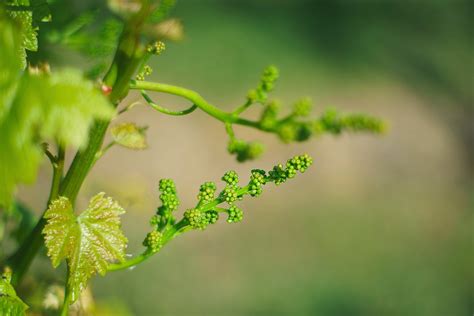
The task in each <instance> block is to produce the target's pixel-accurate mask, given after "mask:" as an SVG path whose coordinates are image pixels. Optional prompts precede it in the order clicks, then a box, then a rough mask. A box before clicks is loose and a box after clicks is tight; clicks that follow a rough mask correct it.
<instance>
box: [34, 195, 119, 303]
mask: <svg viewBox="0 0 474 316" xmlns="http://www.w3.org/2000/svg"><path fill="white" fill-rule="evenodd" d="M123 213H125V210H124V209H123V208H122V207H120V206H119V205H118V203H117V202H115V201H114V200H112V198H110V197H105V194H104V193H99V194H98V195H96V196H95V197H93V198H92V199H91V201H90V203H89V206H88V208H87V209H86V210H85V211H84V212H82V213H81V214H80V215H79V216H76V215H75V214H74V211H73V209H72V205H71V203H70V202H69V200H68V199H67V198H65V197H60V198H58V199H57V200H55V201H53V202H52V203H51V205H50V206H49V208H48V210H47V211H46V213H45V215H44V216H45V218H46V219H47V224H46V226H45V228H44V230H43V234H44V235H45V244H46V247H47V248H48V256H49V257H50V258H51V261H52V264H53V266H54V267H57V266H58V265H59V264H60V263H61V261H62V260H67V264H68V268H69V269H68V274H69V275H68V287H69V289H70V291H71V295H72V302H74V301H76V300H77V298H78V297H79V295H80V293H81V291H82V290H84V289H85V288H86V286H87V282H88V280H89V279H90V278H91V277H92V276H93V275H95V274H97V273H99V274H101V275H104V274H105V273H106V272H107V266H108V264H109V263H110V262H113V261H117V260H118V261H122V260H124V256H125V248H126V246H127V238H125V236H124V235H123V233H122V230H121V227H120V226H121V224H120V218H119V215H121V214H123Z"/></svg>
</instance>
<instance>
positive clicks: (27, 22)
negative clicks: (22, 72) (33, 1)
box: [7, 0, 38, 69]
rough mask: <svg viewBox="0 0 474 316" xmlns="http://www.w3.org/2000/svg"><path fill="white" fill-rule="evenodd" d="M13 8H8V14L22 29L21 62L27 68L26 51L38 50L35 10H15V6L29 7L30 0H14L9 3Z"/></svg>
mask: <svg viewBox="0 0 474 316" xmlns="http://www.w3.org/2000/svg"><path fill="white" fill-rule="evenodd" d="M8 5H9V7H10V8H12V9H11V10H7V12H8V15H9V16H10V17H11V18H12V19H13V20H14V21H15V22H17V25H18V26H19V29H21V38H22V42H21V48H20V50H19V53H20V56H21V64H22V67H23V69H24V68H26V52H25V50H29V51H34V52H35V51H37V50H38V38H37V36H38V26H36V25H33V11H30V10H15V9H14V8H15V7H28V6H29V5H30V1H28V0H13V1H10V2H9V3H8Z"/></svg>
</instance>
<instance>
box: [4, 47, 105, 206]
mask: <svg viewBox="0 0 474 316" xmlns="http://www.w3.org/2000/svg"><path fill="white" fill-rule="evenodd" d="M2 54H3V53H2ZM12 74H15V73H13V72H12ZM15 80H16V78H15ZM0 82H2V80H0ZM15 92H16V93H14V95H13V96H10V95H7V96H6V97H3V99H4V100H6V101H3V100H2V99H0V102H2V101H3V102H2V103H0V205H8V204H9V203H10V202H11V198H12V194H13V192H14V190H15V187H16V185H17V184H18V183H31V182H32V181H34V180H35V178H36V172H37V169H38V166H39V163H40V161H41V158H42V153H41V147H40V146H39V144H40V140H41V139H42V140H48V139H52V140H57V141H59V142H61V143H63V144H67V145H73V146H76V147H80V146H83V145H84V144H85V142H86V141H87V139H88V131H89V127H90V126H91V124H92V122H93V121H94V119H110V118H111V117H112V116H113V114H114V111H113V107H112V106H111V105H110V104H109V102H108V101H107V99H106V98H105V97H104V96H103V95H102V94H101V93H100V91H99V90H98V89H96V88H95V87H94V85H93V84H92V82H90V81H87V80H85V79H84V78H83V77H82V75H81V73H80V72H78V71H75V70H62V71H59V72H53V73H52V74H50V75H48V74H40V75H31V74H24V75H23V76H22V77H21V79H20V80H19V82H18V87H16V89H15Z"/></svg>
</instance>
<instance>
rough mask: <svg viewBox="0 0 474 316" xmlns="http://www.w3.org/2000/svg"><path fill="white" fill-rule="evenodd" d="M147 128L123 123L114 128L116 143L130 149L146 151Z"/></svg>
mask: <svg viewBox="0 0 474 316" xmlns="http://www.w3.org/2000/svg"><path fill="white" fill-rule="evenodd" d="M145 131H146V127H138V126H137V125H136V124H135V123H122V124H118V125H115V126H114V127H112V130H111V133H112V136H113V138H114V141H115V142H116V143H117V144H119V145H121V146H123V147H126V148H130V149H146V148H147V147H148V145H147V143H146V138H145Z"/></svg>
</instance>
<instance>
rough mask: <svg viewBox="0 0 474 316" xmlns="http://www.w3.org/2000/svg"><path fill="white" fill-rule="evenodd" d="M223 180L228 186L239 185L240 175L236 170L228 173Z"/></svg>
mask: <svg viewBox="0 0 474 316" xmlns="http://www.w3.org/2000/svg"><path fill="white" fill-rule="evenodd" d="M222 180H223V181H225V183H227V184H228V185H237V183H238V182H239V175H238V174H237V172H235V171H234V170H231V171H227V172H226V173H225V174H224V176H222Z"/></svg>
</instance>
